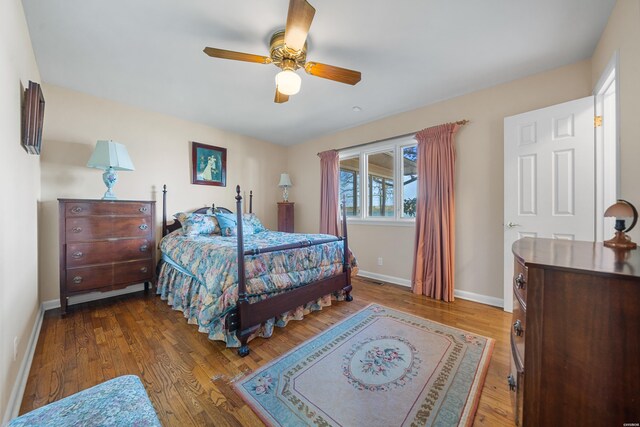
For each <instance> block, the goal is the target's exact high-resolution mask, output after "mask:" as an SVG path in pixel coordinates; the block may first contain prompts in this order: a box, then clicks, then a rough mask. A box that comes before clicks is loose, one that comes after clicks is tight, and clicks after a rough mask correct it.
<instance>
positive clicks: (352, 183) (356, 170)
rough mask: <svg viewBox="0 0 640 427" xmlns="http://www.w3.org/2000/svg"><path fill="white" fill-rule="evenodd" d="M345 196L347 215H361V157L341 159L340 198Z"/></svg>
mask: <svg viewBox="0 0 640 427" xmlns="http://www.w3.org/2000/svg"><path fill="white" fill-rule="evenodd" d="M343 196H344V199H345V208H346V209H347V216H349V217H359V216H360V158H359V157H352V158H350V159H343V160H340V200H342V198H343Z"/></svg>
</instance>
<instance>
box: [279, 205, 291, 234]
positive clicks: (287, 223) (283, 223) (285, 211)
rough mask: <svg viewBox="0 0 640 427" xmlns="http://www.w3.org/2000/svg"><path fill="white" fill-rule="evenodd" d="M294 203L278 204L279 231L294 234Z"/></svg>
mask: <svg viewBox="0 0 640 427" xmlns="http://www.w3.org/2000/svg"><path fill="white" fill-rule="evenodd" d="M293 205H294V204H293V202H278V231H284V232H285V233H293Z"/></svg>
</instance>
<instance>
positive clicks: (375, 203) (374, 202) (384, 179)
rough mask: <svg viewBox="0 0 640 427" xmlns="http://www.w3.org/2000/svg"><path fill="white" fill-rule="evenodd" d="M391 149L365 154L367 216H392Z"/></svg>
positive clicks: (393, 210) (392, 162)
mask: <svg viewBox="0 0 640 427" xmlns="http://www.w3.org/2000/svg"><path fill="white" fill-rule="evenodd" d="M393 166H394V161H393V151H385V152H382V153H376V154H369V155H367V171H368V173H367V189H368V191H367V193H368V195H369V203H368V204H367V206H368V207H369V216H390V217H392V216H394V215H395V209H394V208H393V206H394V200H393Z"/></svg>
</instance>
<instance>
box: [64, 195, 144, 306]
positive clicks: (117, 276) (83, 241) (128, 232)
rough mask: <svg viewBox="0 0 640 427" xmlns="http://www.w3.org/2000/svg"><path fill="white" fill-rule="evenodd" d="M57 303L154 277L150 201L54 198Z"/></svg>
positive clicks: (65, 303)
mask: <svg viewBox="0 0 640 427" xmlns="http://www.w3.org/2000/svg"><path fill="white" fill-rule="evenodd" d="M58 205H59V221H60V222H59V230H60V307H61V311H62V314H65V313H66V311H67V302H68V297H69V296H72V295H77V294H82V293H87V292H95V291H100V292H104V291H110V290H114V289H119V288H124V287H126V286H129V285H132V284H136V283H144V284H145V290H147V289H148V287H149V283H152V282H154V281H155V268H154V263H155V248H156V239H155V226H154V219H155V202H153V201H123V200H117V201H111V200H80V199H58Z"/></svg>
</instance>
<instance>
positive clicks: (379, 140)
mask: <svg viewBox="0 0 640 427" xmlns="http://www.w3.org/2000/svg"><path fill="white" fill-rule="evenodd" d="M467 123H469V120H467V119H463V120H458V121H457V122H453V123H452V124H456V125H459V126H463V125H466V124H467ZM447 124H449V123H447ZM420 130H422V129H420ZM418 132H420V131H419V130H417V131H415V132H409V133H403V134H402V135H396V136H390V137H389V138H383V139H377V140H375V141H370V142H363V143H362V144H356V145H350V146H348V147H342V148H337V149H336V148H334V150H336V151H343V150H350V149H352V148H358V147H364V146H365V145H371V144H375V143H377V142H382V141H388V140H390V139H396V138H402V137H405V136H411V135H415V134H416V133H418ZM318 155H320V153H318Z"/></svg>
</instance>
